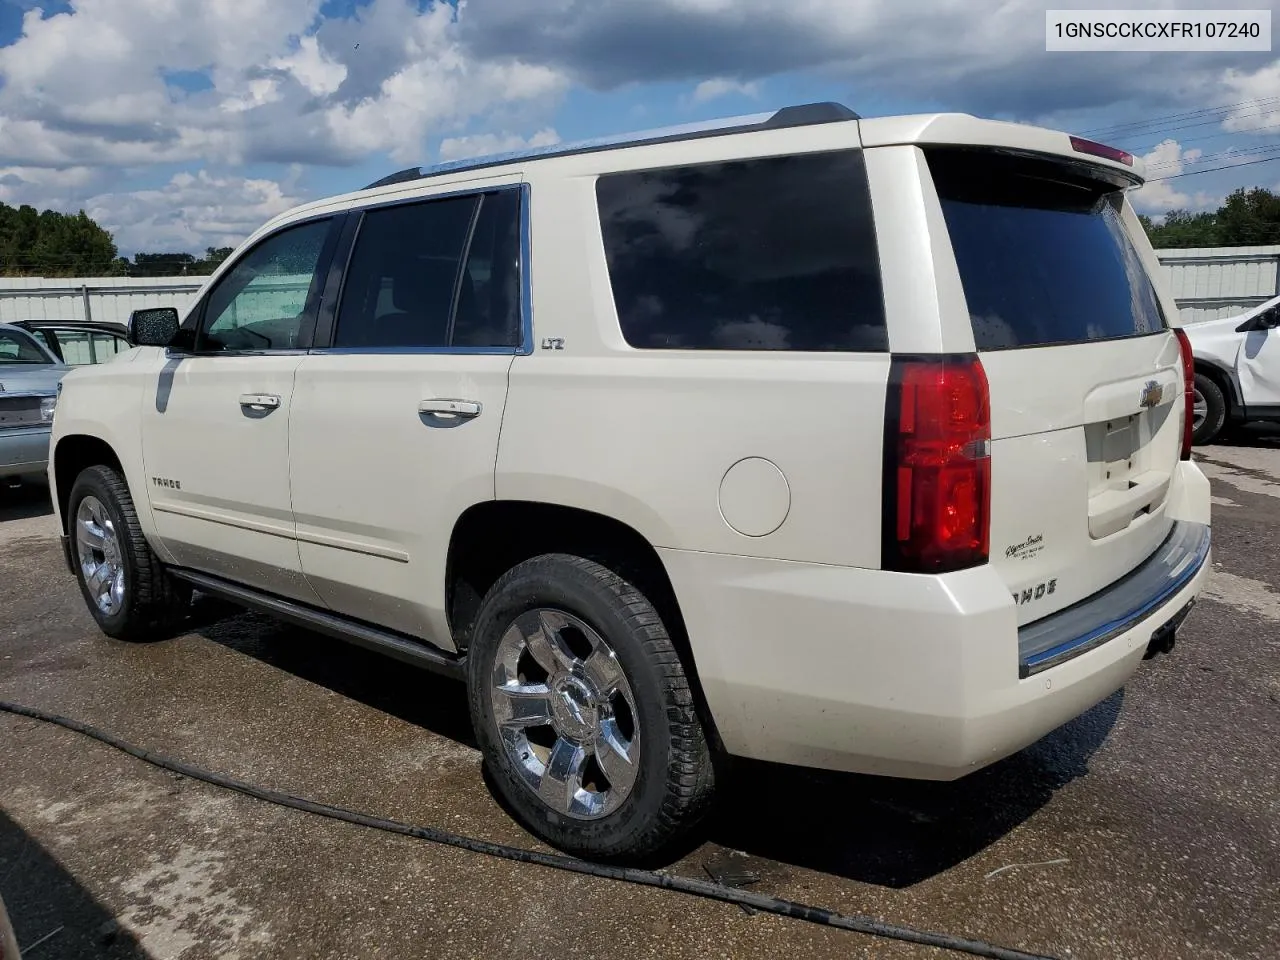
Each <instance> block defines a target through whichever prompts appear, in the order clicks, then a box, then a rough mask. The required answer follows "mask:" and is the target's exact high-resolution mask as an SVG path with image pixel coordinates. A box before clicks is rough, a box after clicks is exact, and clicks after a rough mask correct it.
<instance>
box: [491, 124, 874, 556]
mask: <svg viewBox="0 0 1280 960" xmlns="http://www.w3.org/2000/svg"><path fill="white" fill-rule="evenodd" d="M840 126H843V127H844V130H843V131H828V132H825V133H824V134H823V136H825V137H827V138H828V139H829V141H830V142H829V143H823V142H822V141H821V140H818V141H815V143H814V148H820V147H822V148H831V147H848V146H851V145H855V144H856V140H854V142H853V143H851V142H850V140H851V138H856V130H855V129H854V128H853V127H852V125H840ZM730 139H732V138H710V139H709V140H707V141H695V142H693V143H691V144H682V145H680V146H681V150H680V151H679V152H678V154H675V153H671V152H665V153H664V152H654V153H653V154H652V156H653V157H654V162H653V163H652V166H655V167H656V166H666V165H671V164H679V163H684V162H698V161H701V160H708V161H714V160H718V159H723V158H724V157H725V156H726V155H730V156H731V155H733V154H732V152H733V151H734V150H738V151H741V150H742V147H741V145H738V146H737V147H735V146H734V145H733V144H731V143H727V142H725V141H728V140H730ZM713 141H716V142H713ZM767 142H768V144H770V145H771V146H769V147H768V149H771V150H772V151H773V152H777V153H782V152H790V150H792V149H796V147H795V145H794V141H793V142H792V143H791V144H790V145H788V142H787V141H786V140H785V139H783V138H776V137H774V138H773V139H770V140H768V141H767ZM762 149H764V148H762ZM768 149H766V150H765V152H768ZM620 153H622V152H620ZM588 161H590V162H593V163H595V164H602V163H603V164H608V163H618V164H624V163H630V164H633V165H634V164H636V162H637V160H636V158H634V157H632V158H627V157H623V156H605V155H600V156H598V157H594V158H569V159H568V160H566V161H564V163H559V164H556V165H547V167H546V169H547V170H548V172H547V173H546V175H544V176H539V175H538V172H537V171H539V170H542V169H544V168H543V167H539V168H535V170H534V171H531V172H530V175H529V182H530V185H531V203H532V208H531V209H532V223H533V237H532V244H531V257H532V271H531V272H532V288H533V291H534V298H533V302H534V344H535V349H534V351H533V353H532V355H530V356H520V357H517V358H516V360H515V362H514V364H513V366H512V370H511V383H510V393H509V400H508V404H507V409H506V414H505V418H504V422H503V427H502V436H501V441H500V445H499V453H498V466H497V478H496V493H497V496H498V498H499V499H504V500H531V501H540V502H546V503H555V504H562V505H566V506H574V507H578V508H581V509H586V510H591V511H594V512H598V513H601V514H604V515H606V516H610V517H613V518H615V519H617V520H620V521H622V522H624V523H627V524H628V525H630V526H631V527H632V528H634V529H635V530H637V531H638V532H640V533H641V534H642V535H644V536H645V537H646V538H647V539H648V540H649V542H650V543H652V544H653V545H654V546H657V547H669V548H676V549H683V550H699V551H710V552H718V553H728V554H738V555H744V556H758V557H770V558H778V559H804V560H808V561H817V562H822V563H833V564H848V565H857V566H871V567H875V566H878V565H879V563H880V506H879V505H880V486H881V470H882V467H881V464H882V442H883V440H882V435H883V427H882V425H883V420H884V401H885V384H886V381H887V377H888V370H889V356H888V354H840V355H836V354H812V353H790V352H787V353H784V352H745V351H744V352H730V351H723V352H721V351H683V350H681V351H676V350H636V349H633V348H632V347H630V346H629V345H628V344H627V343H626V342H625V340H624V339H623V337H622V334H621V332H620V330H619V327H618V318H617V313H616V310H615V307H614V303H613V296H612V290H611V287H610V282H609V276H608V270H607V264H606V261H605V253H604V245H603V240H602V237H601V231H600V226H599V218H598V214H597V208H596V195H595V181H596V173H597V170H591V169H582V170H581V171H579V170H575V169H573V167H574V165H575V164H577V165H579V166H584V167H585V166H587V163H588ZM566 167H568V169H567V170H566ZM544 338H557V339H561V340H563V344H564V345H563V349H561V350H543V349H540V348H539V345H540V344H541V342H542V341H543V339H544ZM747 458H762V459H766V460H768V461H770V462H771V463H773V464H774V465H776V467H777V468H778V470H779V471H780V472H781V474H782V475H783V477H785V484H786V490H785V498H786V501H787V502H786V504H785V508H784V509H781V510H780V513H779V515H777V516H775V517H773V519H776V520H777V521H778V523H779V525H778V526H777V528H776V529H775V530H773V532H770V533H765V534H761V535H746V534H744V533H739V532H737V531H736V530H735V529H734V528H733V527H731V526H730V525H729V523H727V522H726V519H725V517H724V516H723V515H722V512H721V502H720V491H721V483H722V480H723V479H724V477H725V475H726V473H727V472H728V471H729V470H730V468H731V467H734V465H735V464H737V463H739V462H740V461H742V460H744V459H747ZM744 500H746V501H751V500H752V498H751V497H746V498H744ZM748 509H750V508H748ZM761 509H762V511H764V508H761ZM769 510H770V511H774V512H775V513H777V512H779V508H778V507H777V505H776V503H774V504H773V505H772V506H770V507H769ZM735 519H736V518H735ZM755 519H758V520H760V521H761V523H760V524H758V528H759V529H763V528H765V527H768V526H770V523H769V522H768V521H769V519H770V518H768V517H758V518H755ZM738 526H739V528H740V529H741V528H743V526H744V525H743V524H738Z"/></svg>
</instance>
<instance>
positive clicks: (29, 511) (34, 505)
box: [0, 482, 53, 523]
mask: <svg viewBox="0 0 1280 960" xmlns="http://www.w3.org/2000/svg"><path fill="white" fill-rule="evenodd" d="M51 513H53V504H52V502H51V501H50V500H49V488H48V487H44V486H40V485H38V484H22V485H20V486H16V487H11V486H8V485H7V484H4V483H3V482H0V523H3V522H4V521H6V520H30V519H31V518H32V517H47V516H49V514H51Z"/></svg>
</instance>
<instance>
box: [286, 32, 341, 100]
mask: <svg viewBox="0 0 1280 960" xmlns="http://www.w3.org/2000/svg"><path fill="white" fill-rule="evenodd" d="M271 65H272V66H273V67H275V68H276V69H278V70H284V71H286V72H288V73H291V74H293V76H294V77H295V78H296V79H297V80H298V82H299V83H301V84H302V85H303V86H304V87H306V88H307V90H308V91H310V92H311V93H312V94H313V95H314V96H317V97H323V96H325V95H327V94H330V93H335V92H337V90H338V88H339V87H341V86H342V81H343V80H345V79H347V68H346V67H345V66H344V65H343V64H341V63H338V62H337V61H336V60H332V59H330V58H329V55H328V54H327V53H325V52H324V51H323V50H321V49H320V41H319V40H317V39H316V38H315V37H314V36H311V37H303V38H302V39H301V40H300V41H299V43H298V49H297V51H296V52H295V53H293V54H292V55H290V56H287V57H276V59H274V60H273V61H271Z"/></svg>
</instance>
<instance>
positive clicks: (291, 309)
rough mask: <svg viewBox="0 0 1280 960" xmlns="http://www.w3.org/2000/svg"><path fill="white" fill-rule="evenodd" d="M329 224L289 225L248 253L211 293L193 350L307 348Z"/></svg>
mask: <svg viewBox="0 0 1280 960" xmlns="http://www.w3.org/2000/svg"><path fill="white" fill-rule="evenodd" d="M329 228H330V221H328V220H316V221H312V222H310V223H304V224H302V225H300V226H297V227H290V228H288V229H286V230H282V231H281V232H279V233H277V234H275V235H274V236H271V237H268V238H267V239H266V240H264V241H263V242H262V243H260V244H258V245H257V246H256V247H254V249H253V250H251V251H250V252H249V253H248V254H246V255H245V256H244V257H243V258H242V259H241V260H240V261H239V262H238V263H237V264H236V265H235V266H233V267H232V268H231V269H230V270H229V271H228V272H227V273H226V274H225V275H224V276H223V277H222V278H221V279H220V280H219V281H218V283H217V285H216V286H214V288H213V289H212V290H211V291H210V292H209V296H208V299H207V301H206V305H205V310H204V322H203V324H202V330H201V334H200V337H199V339H198V341H197V345H196V349H197V350H198V351H200V352H217V351H224V350H251V351H261V350H296V349H300V348H303V347H306V346H307V345H308V342H309V340H310V328H311V325H312V322H311V319H310V318H309V317H307V316H306V307H307V303H308V301H309V300H310V299H311V292H312V286H313V285H314V284H316V283H317V279H318V278H317V273H318V271H319V268H320V257H321V253H322V251H323V250H324V243H325V240H326V238H327V237H328V234H329Z"/></svg>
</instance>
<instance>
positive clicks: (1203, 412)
mask: <svg viewBox="0 0 1280 960" xmlns="http://www.w3.org/2000/svg"><path fill="white" fill-rule="evenodd" d="M1184 409H1185V408H1184ZM1207 416H1209V401H1207V400H1206V399H1205V398H1204V394H1203V393H1201V392H1200V390H1199V388H1197V389H1196V391H1195V397H1194V398H1193V400H1192V405H1191V429H1192V430H1199V429H1200V424H1202V423H1204V421H1205V418H1206V417H1207Z"/></svg>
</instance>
